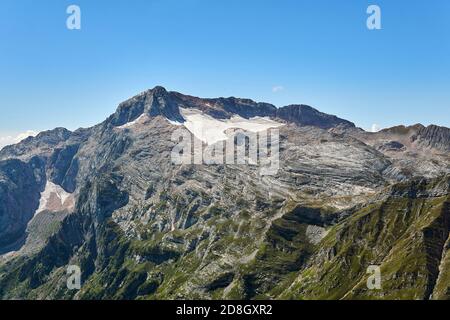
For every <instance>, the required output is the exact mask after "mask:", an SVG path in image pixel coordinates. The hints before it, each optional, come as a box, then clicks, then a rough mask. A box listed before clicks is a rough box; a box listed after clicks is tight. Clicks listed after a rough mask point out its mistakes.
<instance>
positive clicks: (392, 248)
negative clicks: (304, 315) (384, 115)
mask: <svg viewBox="0 0 450 320" xmlns="http://www.w3.org/2000/svg"><path fill="white" fill-rule="evenodd" d="M275 128H276V129H277V130H279V142H280V145H279V160H280V162H279V170H278V171H277V172H276V174H275V175H261V174H260V172H259V169H258V166H257V165H239V164H216V165H211V164H183V165H179V164H173V163H172V161H171V156H172V151H173V150H174V147H175V145H176V144H177V142H176V141H174V140H173V139H172V135H173V133H174V132H175V131H176V130H180V129H185V130H187V131H188V132H191V133H192V134H193V135H194V139H195V140H196V142H194V144H195V143H200V145H202V143H203V146H207V145H208V146H211V145H215V144H217V143H219V144H221V143H222V142H223V141H227V142H229V141H230V140H232V142H233V143H234V138H235V136H236V134H246V133H250V132H254V133H255V132H260V131H262V130H269V131H271V130H273V129H275ZM247 151H248V150H247ZM449 151H450V129H449V128H444V127H438V126H429V127H424V126H422V125H414V126H410V127H405V126H398V127H393V128H389V129H385V130H382V131H380V132H377V133H369V132H366V131H364V130H362V129H359V128H356V127H355V125H354V124H353V123H352V122H350V121H347V120H344V119H340V118H338V117H336V116H332V115H328V114H324V113H321V112H319V111H318V110H316V109H314V108H312V107H309V106H305V105H290V106H286V107H283V108H279V109H277V108H276V107H275V106H273V105H270V104H267V103H257V102H254V101H252V100H248V99H238V98H218V99H201V98H197V97H192V96H187V95H183V94H180V93H177V92H167V91H166V90H165V89H164V88H162V87H156V88H154V89H152V90H148V91H146V92H143V93H141V94H139V95H137V96H135V97H133V98H131V99H129V100H127V101H125V102H123V103H122V104H120V105H119V107H118V108H117V111H116V112H115V113H114V114H113V115H111V116H110V117H109V118H108V119H106V120H105V121H104V122H102V123H100V124H98V125H96V126H94V127H91V128H87V129H79V130H76V131H74V132H70V131H68V130H66V129H64V128H57V129H54V130H51V131H46V132H41V133H40V134H39V135H37V136H36V137H29V138H27V139H25V140H24V141H22V142H20V143H19V144H16V145H12V146H8V147H5V148H4V149H3V150H1V151H0V297H1V298H3V299H13V298H21V299H22V298H23V299H138V298H139V299H196V298H200V299H221V298H224V299H255V298H270V299H361V298H363V299H431V298H432V299H448V298H449V297H450V250H449V249H450V237H449V231H450V205H449V204H450V202H449V200H450V193H449V189H450V155H449ZM69 265H78V266H79V267H80V269H81V271H82V287H81V290H79V291H77V290H69V289H67V286H66V279H67V274H66V270H67V266H69ZM371 265H376V266H380V268H381V280H382V288H381V289H378V290H370V289H368V287H367V285H366V282H367V279H368V277H369V276H370V274H368V273H367V268H368V267H369V266H371Z"/></svg>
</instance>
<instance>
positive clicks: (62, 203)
mask: <svg viewBox="0 0 450 320" xmlns="http://www.w3.org/2000/svg"><path fill="white" fill-rule="evenodd" d="M73 204H74V199H73V196H72V194H70V193H68V192H66V191H65V190H64V189H63V188H61V187H60V186H58V185H56V184H54V183H53V182H50V181H47V184H46V185H45V189H44V191H43V192H41V199H40V201H39V208H38V209H37V210H36V212H35V215H37V214H38V213H40V212H42V211H52V212H55V211H61V210H65V209H71V208H73Z"/></svg>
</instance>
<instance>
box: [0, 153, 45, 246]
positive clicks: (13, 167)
mask: <svg viewBox="0 0 450 320" xmlns="http://www.w3.org/2000/svg"><path fill="white" fill-rule="evenodd" d="M37 173H38V174H40V172H39V170H38V172H37ZM35 174H36V172H35V170H34V168H33V164H32V165H29V164H26V163H24V162H22V161H20V160H6V161H0V254H1V253H4V252H5V251H6V252H7V251H8V248H15V245H16V244H18V242H21V241H22V240H24V238H23V237H24V233H25V229H26V227H27V224H28V222H29V221H30V220H31V218H32V217H33V214H34V212H35V211H36V209H37V208H38V206H39V196H40V190H41V188H42V184H41V183H39V180H38V179H39V177H36V176H35Z"/></svg>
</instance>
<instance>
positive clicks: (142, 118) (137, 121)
mask: <svg viewBox="0 0 450 320" xmlns="http://www.w3.org/2000/svg"><path fill="white" fill-rule="evenodd" d="M147 119H148V115H147V114H146V113H143V114H141V115H140V116H139V117H138V118H137V119H135V120H133V121H130V122H127V123H125V124H124V125H122V126H119V127H117V128H118V129H126V128H131V127H133V126H135V125H137V124H140V123H143V122H144V121H145V120H147Z"/></svg>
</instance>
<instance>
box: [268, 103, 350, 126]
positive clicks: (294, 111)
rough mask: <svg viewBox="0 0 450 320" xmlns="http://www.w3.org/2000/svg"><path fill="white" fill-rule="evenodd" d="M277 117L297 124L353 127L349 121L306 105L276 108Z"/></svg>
mask: <svg viewBox="0 0 450 320" xmlns="http://www.w3.org/2000/svg"><path fill="white" fill-rule="evenodd" d="M277 117H278V118H280V119H284V120H286V121H288V122H293V123H295V124H298V125H304V126H314V127H319V128H322V129H330V128H333V127H337V126H339V125H341V126H344V127H355V125H354V124H353V123H352V122H350V121H347V120H344V119H340V118H338V117H336V116H332V115H329V114H325V113H322V112H319V111H318V110H316V109H314V108H312V107H310V106H306V105H290V106H286V107H283V108H280V109H278V110H277Z"/></svg>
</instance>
